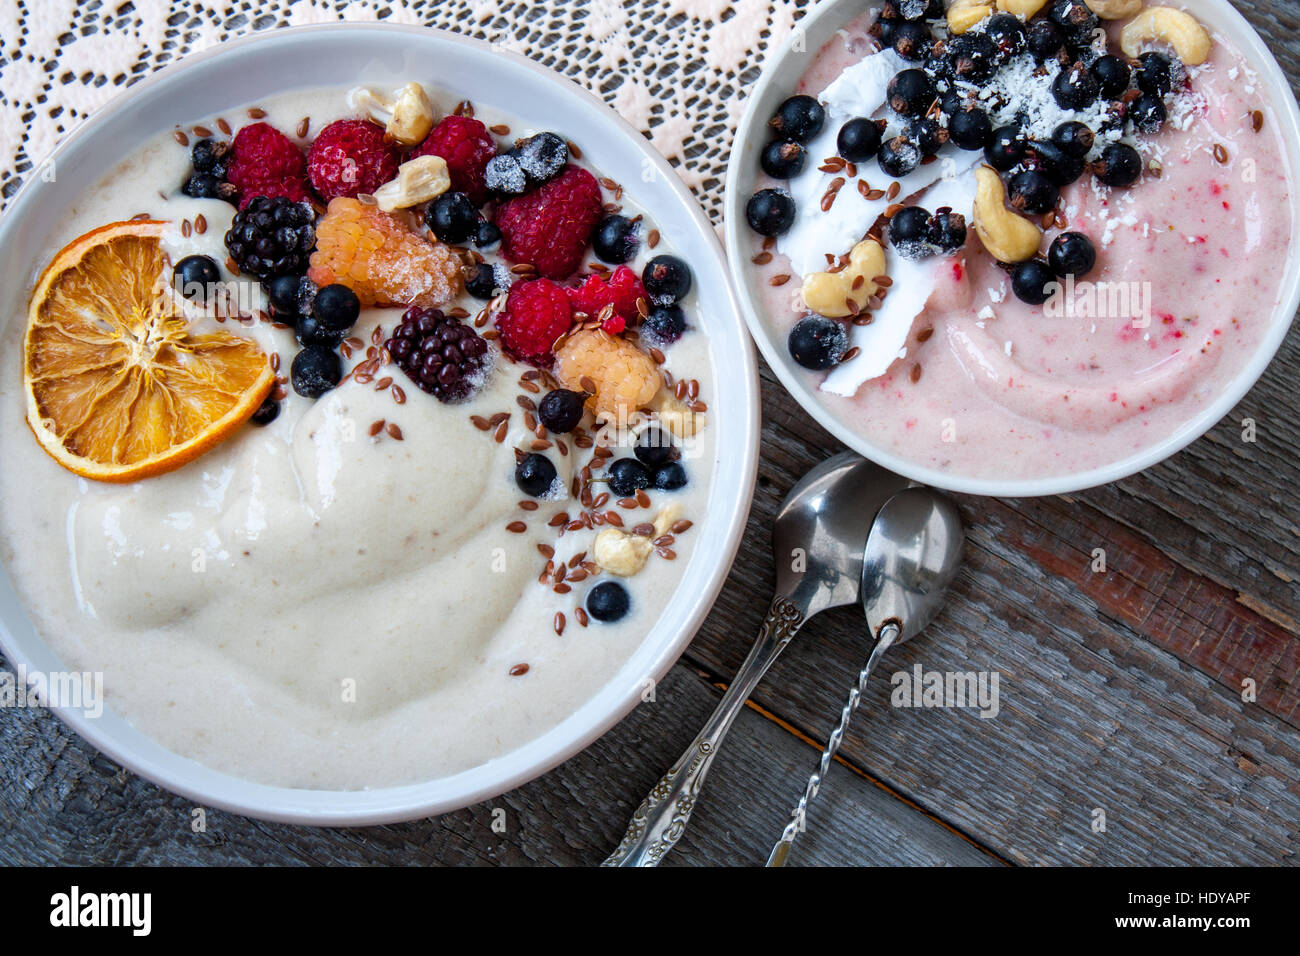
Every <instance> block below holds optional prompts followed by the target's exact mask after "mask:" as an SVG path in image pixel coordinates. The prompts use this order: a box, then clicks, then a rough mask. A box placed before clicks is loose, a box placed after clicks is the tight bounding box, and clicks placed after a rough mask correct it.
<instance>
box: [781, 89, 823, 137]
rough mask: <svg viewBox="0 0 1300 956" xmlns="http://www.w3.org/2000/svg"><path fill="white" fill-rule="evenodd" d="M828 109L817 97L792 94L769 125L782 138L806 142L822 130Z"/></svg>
mask: <svg viewBox="0 0 1300 956" xmlns="http://www.w3.org/2000/svg"><path fill="white" fill-rule="evenodd" d="M825 122H826V110H825V109H823V108H822V105H821V104H820V103H818V102H817V99H816V97H812V96H807V95H804V94H800V95H798V96H792V97H790V98H789V99H788V100H786V101H785V102H784V103H782V104H781V105H780V106H778V107H777V109H776V115H775V116H773V117H772V119H771V120H769V125H770V126H771V127H772V129H774V130H776V132H777V135H779V136H780V137H781V139H788V140H794V141H795V142H796V143H806V142H808V140H810V139H812V138H813V137H814V136H816V135H817V134H818V133H820V132H821V131H822V125H823V124H824V123H825Z"/></svg>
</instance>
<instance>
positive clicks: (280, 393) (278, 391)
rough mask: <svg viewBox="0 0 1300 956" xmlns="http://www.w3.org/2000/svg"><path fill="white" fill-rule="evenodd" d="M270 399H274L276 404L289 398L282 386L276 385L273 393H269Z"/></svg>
mask: <svg viewBox="0 0 1300 956" xmlns="http://www.w3.org/2000/svg"><path fill="white" fill-rule="evenodd" d="M271 397H272V398H273V399H275V400H276V401H277V402H282V401H284V400H285V399H286V398H288V397H289V393H288V392H287V391H285V388H284V386H283V385H277V386H276V387H275V391H273V392H272V393H271Z"/></svg>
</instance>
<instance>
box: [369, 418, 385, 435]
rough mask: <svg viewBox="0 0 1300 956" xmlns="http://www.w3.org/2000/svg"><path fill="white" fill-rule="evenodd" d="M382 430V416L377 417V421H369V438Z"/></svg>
mask: <svg viewBox="0 0 1300 956" xmlns="http://www.w3.org/2000/svg"><path fill="white" fill-rule="evenodd" d="M383 430H384V420H383V419H382V418H381V419H379V420H378V421H374V422H371V423H370V437H371V438H374V437H375V436H376V435H378V434H379V433H380V432H381V431H383Z"/></svg>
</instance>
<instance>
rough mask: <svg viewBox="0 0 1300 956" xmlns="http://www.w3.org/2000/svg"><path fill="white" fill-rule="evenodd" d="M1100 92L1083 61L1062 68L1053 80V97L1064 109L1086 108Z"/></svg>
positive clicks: (1095, 100)
mask: <svg viewBox="0 0 1300 956" xmlns="http://www.w3.org/2000/svg"><path fill="white" fill-rule="evenodd" d="M1085 9H1086V8H1085ZM1099 93H1100V89H1099V86H1098V83H1097V81H1096V79H1094V78H1093V75H1092V74H1091V73H1089V72H1088V68H1087V67H1085V66H1084V65H1083V64H1082V63H1075V64H1073V65H1072V66H1070V68H1069V69H1067V70H1062V71H1061V72H1060V73H1058V74H1056V79H1055V80H1053V81H1052V98H1053V99H1055V100H1056V105H1057V106H1059V107H1060V108H1061V109H1063V110H1086V109H1087V108H1088V107H1089V106H1091V105H1092V104H1093V103H1095V102H1097V96H1098V95H1099Z"/></svg>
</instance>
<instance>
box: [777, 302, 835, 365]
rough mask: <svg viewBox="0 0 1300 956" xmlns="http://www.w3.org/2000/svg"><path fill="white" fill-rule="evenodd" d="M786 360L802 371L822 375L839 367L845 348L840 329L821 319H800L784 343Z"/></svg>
mask: <svg viewBox="0 0 1300 956" xmlns="http://www.w3.org/2000/svg"><path fill="white" fill-rule="evenodd" d="M786 347H787V348H788V349H789V350H790V357H791V358H793V359H794V360H795V361H796V362H798V363H799V364H800V365H802V366H803V367H804V368H808V369H812V370H813V371H823V370H825V369H828V368H830V367H831V366H833V365H837V364H839V361H840V359H842V358H844V353H845V352H847V351H848V348H849V334H848V332H846V331H845V330H844V326H842V325H840V324H839V323H838V322H834V321H832V320H831V319H828V318H826V317H825V316H821V315H809V316H805V317H804V318H802V319H800V320H799V321H798V322H797V323H796V324H795V327H794V328H793V329H791V330H790V337H789V339H787V340H786Z"/></svg>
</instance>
